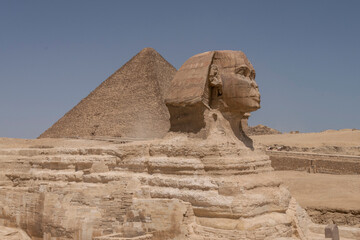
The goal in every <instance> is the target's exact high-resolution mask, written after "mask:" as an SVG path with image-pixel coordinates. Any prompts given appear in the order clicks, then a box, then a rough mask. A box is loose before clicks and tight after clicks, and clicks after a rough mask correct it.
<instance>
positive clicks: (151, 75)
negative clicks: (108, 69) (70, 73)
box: [39, 48, 176, 138]
mask: <svg viewBox="0 0 360 240" xmlns="http://www.w3.org/2000/svg"><path fill="white" fill-rule="evenodd" d="M175 73H176V69H175V68H174V67H173V66H172V65H171V64H170V63H168V62H167V61H166V60H165V59H164V58H163V57H162V56H161V55H160V54H159V53H158V52H156V51H155V50H154V49H152V48H145V49H143V50H142V51H140V52H139V53H138V54H137V55H135V56H134V57H133V58H132V59H131V60H130V61H128V62H127V63H126V64H124V65H123V66H122V67H121V68H120V69H119V70H117V71H116V72H115V73H114V74H113V75H111V76H110V77H109V78H108V79H107V80H105V81H104V82H102V83H101V84H100V85H99V86H98V87H97V88H96V89H95V90H94V91H92V92H91V93H90V94H89V95H88V96H87V97H86V98H84V99H83V100H81V101H80V103H78V104H77V105H76V106H75V107H74V108H73V109H71V110H70V111H69V112H67V113H66V114H65V115H64V116H63V117H62V118H60V119H59V120H58V121H57V122H56V123H55V124H54V125H53V126H51V127H50V128H49V129H47V130H46V131H45V132H44V133H42V134H41V135H40V136H39V138H61V137H91V136H110V137H134V138H156V137H162V136H163V135H165V134H166V132H167V131H168V130H169V128H170V123H169V112H168V109H167V107H166V105H165V104H164V101H163V94H164V92H165V90H166V89H167V87H168V86H169V84H170V82H171V79H172V78H173V77H174V75H175Z"/></svg>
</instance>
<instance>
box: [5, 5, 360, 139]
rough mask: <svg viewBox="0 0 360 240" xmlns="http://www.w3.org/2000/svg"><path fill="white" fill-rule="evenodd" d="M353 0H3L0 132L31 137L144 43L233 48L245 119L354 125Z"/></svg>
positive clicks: (358, 83)
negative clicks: (247, 109) (243, 88)
mask: <svg viewBox="0 0 360 240" xmlns="http://www.w3.org/2000/svg"><path fill="white" fill-rule="evenodd" d="M359 13H360V1H356V0H353V1H350V0H347V1H346V0H345V1H340V0H339V1H329V0H317V1H313V0H311V1H288V0H284V1H275V0H274V1H265V0H264V1H256V0H255V1H253V0H252V1H184V0H181V1H136V0H135V1H110V0H107V1H100V0H99V1H76V0H71V1H70V0H69V1H64V0H62V1H60V0H59V1H36V0H34V1H12V0H11V1H10V0H8V1H6V0H2V1H0V83H1V85H0V137H20V138H35V137H37V136H38V135H40V133H42V132H43V131H44V130H46V129H47V128H48V127H50V126H51V125H52V124H53V123H54V122H55V121H57V120H58V119H59V118H60V117H62V116H63V115H64V114H65V113H66V112H67V111H68V110H70V109H71V108H72V107H73V106H75V105H76V104H77V103H78V102H79V101H80V100H81V99H82V98H84V97H86V96H87V95H88V94H89V93H90V92H91V91H92V90H93V89H94V88H95V87H97V86H98V85H99V84H100V83H101V82H102V81H104V80H105V79H106V78H107V77H108V76H110V75H111V74H112V73H113V72H114V71H116V70H117V69H118V68H120V67H121V66H122V65H123V64H124V63H125V62H127V61H128V60H129V59H130V58H131V57H132V56H134V55H135V54H136V53H137V52H139V51H140V50H141V49H142V48H144V47H153V48H154V49H156V50H157V51H158V52H159V53H160V54H161V55H162V56H163V57H164V58H165V59H166V60H168V61H169V62H170V63H171V64H173V65H174V66H175V67H176V68H179V67H180V66H181V65H182V63H184V62H185V61H186V59H188V58H189V57H191V56H193V55H195V54H197V53H201V52H204V51H209V50H226V49H230V50H242V51H243V52H245V53H246V55H247V56H248V58H249V59H250V61H251V62H252V64H253V65H254V67H255V70H256V73H257V74H256V81H257V82H258V84H259V87H260V93H261V95H262V108H261V109H260V110H258V111H257V112H254V113H253V114H252V117H251V118H250V125H256V124H264V125H267V126H270V127H273V128H276V129H278V130H280V131H291V130H299V131H301V132H310V131H322V130H325V129H341V128H360V111H359V110H360V107H359V103H360V77H359V76H360V14H359Z"/></svg>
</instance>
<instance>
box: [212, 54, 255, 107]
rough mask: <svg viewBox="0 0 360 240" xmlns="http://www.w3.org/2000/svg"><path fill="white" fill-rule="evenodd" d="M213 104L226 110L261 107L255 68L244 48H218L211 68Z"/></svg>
mask: <svg viewBox="0 0 360 240" xmlns="http://www.w3.org/2000/svg"><path fill="white" fill-rule="evenodd" d="M208 81H209V86H210V92H211V94H210V105H211V107H212V108H218V109H220V110H221V111H224V112H234V113H235V112H242V113H245V112H252V111H255V110H257V109H259V108H260V93H259V88H258V85H257V84H256V82H255V69H254V67H253V66H252V65H251V63H250V62H249V60H248V59H247V57H246V56H245V54H244V53H243V52H241V51H215V52H214V56H213V60H212V64H211V65H210V71H209V77H208Z"/></svg>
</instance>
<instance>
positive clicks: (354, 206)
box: [252, 129, 360, 227]
mask: <svg viewBox="0 0 360 240" xmlns="http://www.w3.org/2000/svg"><path fill="white" fill-rule="evenodd" d="M252 139H253V140H254V142H255V143H256V144H260V145H262V146H263V147H264V148H267V149H268V148H269V147H272V148H273V149H277V148H279V149H281V151H295V152H309V153H311V152H313V153H322V154H334V155H355V156H360V131H359V130H352V129H342V130H327V131H324V132H319V133H298V134H290V133H285V134H277V135H259V136H252ZM276 175H277V176H278V177H279V178H281V179H282V180H283V182H284V183H285V184H286V185H287V186H288V188H289V190H290V192H291V194H292V195H293V196H294V197H295V198H296V200H297V201H298V202H299V204H300V205H301V206H302V207H304V208H305V209H307V210H308V214H309V215H312V218H313V220H314V221H317V222H319V223H324V224H325V223H328V222H330V221H331V220H330V219H333V220H334V221H337V223H339V224H343V225H353V226H358V227H360V224H359V219H358V218H359V215H360V214H359V213H360V176H359V175H334V174H321V173H316V174H314V173H307V172H305V171H304V172H300V171H276ZM355 215H356V216H357V217H354V216H355ZM356 218H357V219H356Z"/></svg>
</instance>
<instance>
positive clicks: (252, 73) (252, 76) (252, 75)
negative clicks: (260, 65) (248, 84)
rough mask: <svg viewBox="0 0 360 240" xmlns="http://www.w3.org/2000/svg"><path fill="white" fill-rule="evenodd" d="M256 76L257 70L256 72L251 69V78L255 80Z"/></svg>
mask: <svg viewBox="0 0 360 240" xmlns="http://www.w3.org/2000/svg"><path fill="white" fill-rule="evenodd" d="M255 76H256V74H255V72H254V71H251V73H250V79H252V80H254V79H255Z"/></svg>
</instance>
